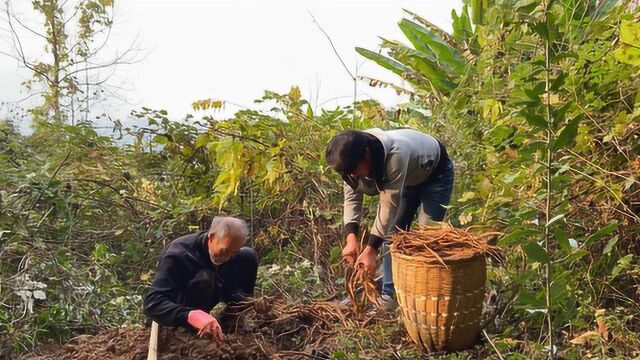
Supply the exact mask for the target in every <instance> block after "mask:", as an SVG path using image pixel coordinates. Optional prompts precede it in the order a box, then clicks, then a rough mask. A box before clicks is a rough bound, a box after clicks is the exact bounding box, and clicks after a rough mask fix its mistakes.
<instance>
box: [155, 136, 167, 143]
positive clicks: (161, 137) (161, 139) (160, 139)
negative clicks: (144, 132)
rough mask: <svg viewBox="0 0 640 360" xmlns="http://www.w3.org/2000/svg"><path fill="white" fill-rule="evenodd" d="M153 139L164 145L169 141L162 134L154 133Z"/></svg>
mask: <svg viewBox="0 0 640 360" xmlns="http://www.w3.org/2000/svg"><path fill="white" fill-rule="evenodd" d="M153 141H154V142H155V143H157V144H161V145H165V144H168V143H169V138H168V137H166V136H164V135H156V136H154V138H153Z"/></svg>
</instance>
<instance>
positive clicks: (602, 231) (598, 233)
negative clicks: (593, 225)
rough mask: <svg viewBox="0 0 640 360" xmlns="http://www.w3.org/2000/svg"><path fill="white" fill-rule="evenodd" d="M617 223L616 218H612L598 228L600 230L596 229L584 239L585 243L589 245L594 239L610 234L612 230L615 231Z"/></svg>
mask: <svg viewBox="0 0 640 360" xmlns="http://www.w3.org/2000/svg"><path fill="white" fill-rule="evenodd" d="M619 225H620V224H619V223H618V221H617V220H613V221H612V222H610V223H609V224H608V225H607V226H605V227H603V228H602V229H600V230H598V231H596V232H595V233H593V234H591V235H590V236H589V237H588V238H587V240H585V245H590V244H591V243H593V242H594V241H596V240H598V239H600V238H601V237H603V236H605V235H609V234H611V233H612V232H614V231H616V229H617V228H618V226H619Z"/></svg>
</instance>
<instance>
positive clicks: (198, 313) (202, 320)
mask: <svg viewBox="0 0 640 360" xmlns="http://www.w3.org/2000/svg"><path fill="white" fill-rule="evenodd" d="M211 320H215V319H214V318H213V316H211V315H209V314H207V313H206V312H204V311H202V310H192V311H190V312H189V317H188V318H187V322H189V325H191V326H193V327H194V328H196V329H198V330H200V329H202V328H203V327H204V326H205V325H207V324H208V323H210V322H211Z"/></svg>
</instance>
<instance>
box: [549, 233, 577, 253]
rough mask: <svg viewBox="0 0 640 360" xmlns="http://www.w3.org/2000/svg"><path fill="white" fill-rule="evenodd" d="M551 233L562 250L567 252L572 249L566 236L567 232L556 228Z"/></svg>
mask: <svg viewBox="0 0 640 360" xmlns="http://www.w3.org/2000/svg"><path fill="white" fill-rule="evenodd" d="M553 234H554V238H555V239H556V241H557V242H558V245H560V249H561V250H562V251H564V252H567V253H569V252H571V251H573V248H572V247H571V244H570V243H569V237H568V236H567V233H565V232H564V230H563V229H560V228H558V229H556V230H555V231H554V232H553Z"/></svg>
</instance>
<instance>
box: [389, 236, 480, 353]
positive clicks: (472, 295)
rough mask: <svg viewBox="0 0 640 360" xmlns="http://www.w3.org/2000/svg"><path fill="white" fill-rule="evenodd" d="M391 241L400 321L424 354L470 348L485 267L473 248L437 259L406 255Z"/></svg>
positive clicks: (477, 328) (477, 320)
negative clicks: (460, 254) (459, 254)
mask: <svg viewBox="0 0 640 360" xmlns="http://www.w3.org/2000/svg"><path fill="white" fill-rule="evenodd" d="M394 245H395V244H392V245H391V257H392V264H393V281H394V284H395V288H396V296H397V299H398V303H399V304H400V308H401V310H402V317H403V320H404V325H405V327H406V329H407V332H408V333H409V336H410V337H411V339H412V340H413V341H414V342H415V343H416V344H418V345H419V346H421V347H422V348H423V349H424V350H425V351H427V352H433V351H457V350H462V349H465V348H468V347H470V346H472V345H473V344H474V343H475V341H476V339H477V335H478V332H479V331H480V318H481V315H482V304H483V299H484V293H485V281H486V277H487V268H486V261H485V254H484V253H482V252H476V253H472V254H468V255H467V256H463V257H456V258H454V259H451V258H450V259H446V258H443V259H442V260H443V261H444V263H445V264H446V265H447V267H446V268H445V267H444V266H443V265H442V263H440V262H439V261H438V260H437V259H436V258H433V259H430V258H426V257H412V256H408V255H406V254H402V253H401V252H400V251H398V249H397V247H396V246H394Z"/></svg>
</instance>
